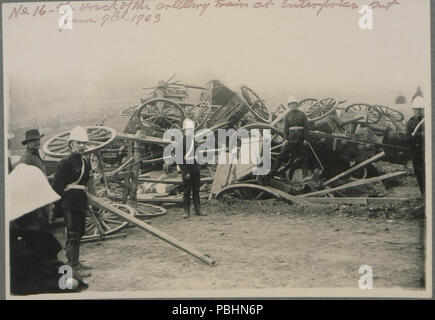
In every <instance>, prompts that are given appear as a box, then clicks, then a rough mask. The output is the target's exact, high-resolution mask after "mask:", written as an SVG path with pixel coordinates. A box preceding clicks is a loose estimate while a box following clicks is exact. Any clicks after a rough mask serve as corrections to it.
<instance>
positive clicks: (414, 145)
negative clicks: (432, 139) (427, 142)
mask: <svg viewBox="0 0 435 320" xmlns="http://www.w3.org/2000/svg"><path fill="white" fill-rule="evenodd" d="M422 120H423V116H420V115H418V116H417V115H414V116H413V117H411V119H409V120H408V123H407V124H406V137H407V142H408V147H409V149H410V150H411V153H412V165H413V168H414V173H415V176H416V178H417V182H418V185H419V187H420V192H421V194H422V195H423V194H424V192H425V163H424V123H422V124H421V125H420V126H419V127H418V129H417V130H416V132H415V134H414V135H412V133H413V132H414V130H415V128H416V126H417V125H418V124H419V123H420V122H421V121H422Z"/></svg>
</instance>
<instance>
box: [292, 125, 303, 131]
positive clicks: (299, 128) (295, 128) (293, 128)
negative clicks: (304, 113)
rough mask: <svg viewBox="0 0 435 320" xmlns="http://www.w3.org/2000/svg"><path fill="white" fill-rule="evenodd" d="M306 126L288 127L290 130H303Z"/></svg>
mask: <svg viewBox="0 0 435 320" xmlns="http://www.w3.org/2000/svg"><path fill="white" fill-rule="evenodd" d="M303 128H304V127H297V126H294V127H289V128H288V129H289V130H301V129H303Z"/></svg>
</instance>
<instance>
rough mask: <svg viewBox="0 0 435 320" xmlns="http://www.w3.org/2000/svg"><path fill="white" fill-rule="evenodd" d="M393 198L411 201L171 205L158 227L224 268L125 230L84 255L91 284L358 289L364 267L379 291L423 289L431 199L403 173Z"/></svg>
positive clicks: (155, 222) (86, 248) (85, 248)
mask: <svg viewBox="0 0 435 320" xmlns="http://www.w3.org/2000/svg"><path fill="white" fill-rule="evenodd" d="M388 196H389V197H409V199H411V201H410V202H409V203H406V202H400V201H399V202H396V201H394V202H391V203H388V204H387V205H386V204H385V202H378V203H376V202H375V203H370V204H368V205H367V204H364V205H361V204H354V205H342V204H340V205H337V204H334V205H327V206H325V207H324V209H323V210H318V209H310V208H308V207H305V208H302V207H300V206H298V205H296V204H288V203H284V202H281V201H277V200H272V199H271V200H252V201H248V200H235V199H228V200H225V201H217V200H209V201H203V208H204V211H205V212H206V213H207V214H208V215H207V216H205V217H198V216H191V217H190V218H189V219H183V218H182V214H183V211H182V209H181V208H180V207H168V212H167V213H166V214H165V215H163V216H159V217H155V218H153V219H152V220H150V221H151V225H152V226H153V227H155V228H157V229H159V230H161V231H163V232H165V233H167V234H169V235H171V236H172V237H175V238H176V239H178V240H179V241H181V242H183V243H185V244H187V245H189V246H191V247H193V248H195V249H197V250H198V251H200V252H201V253H203V254H205V255H208V256H210V257H211V258H212V259H214V260H215V262H216V265H215V266H214V267H210V266H208V265H206V264H204V263H203V262H201V261H199V260H198V259H196V258H194V257H192V256H190V255H188V254H186V253H184V252H183V251H181V250H179V249H176V248H175V247H173V246H171V245H169V244H167V243H166V242H163V241H162V240H159V239H157V238H156V237H154V236H152V235H150V234H148V233H146V232H144V231H141V230H140V229H138V228H137V227H132V228H126V229H124V230H123V232H124V233H126V234H127V237H126V238H117V239H110V240H105V241H99V242H94V243H87V244H83V245H82V250H81V259H83V260H85V261H86V263H87V264H90V265H93V266H94V270H92V276H91V277H90V278H88V279H87V282H88V283H89V289H88V290H87V291H89V292H90V291H92V292H102V291H136V290H140V291H153V290H190V289H200V290H215V289H259V288H262V289H265V288H268V289H271V288H336V287H351V288H358V279H359V278H360V276H361V275H360V274H359V272H358V270H359V267H360V266H362V265H369V266H371V267H372V270H373V287H374V288H393V287H400V288H404V289H423V285H422V278H423V276H424V250H425V247H424V240H423V232H424V225H425V219H424V218H421V217H416V216H415V212H414V211H413V210H412V209H411V208H412V207H414V206H416V205H418V204H422V200H421V199H418V198H419V191H418V188H417V186H416V182H415V178H414V177H412V176H407V177H404V178H402V180H401V183H400V185H398V186H396V187H394V188H393V189H391V190H390V192H389V195H388ZM62 230H63V229H62V228H58V229H56V235H57V237H58V238H59V239H60V241H61V242H62V243H64V239H65V238H64V233H63V231H62ZM62 254H63V253H62Z"/></svg>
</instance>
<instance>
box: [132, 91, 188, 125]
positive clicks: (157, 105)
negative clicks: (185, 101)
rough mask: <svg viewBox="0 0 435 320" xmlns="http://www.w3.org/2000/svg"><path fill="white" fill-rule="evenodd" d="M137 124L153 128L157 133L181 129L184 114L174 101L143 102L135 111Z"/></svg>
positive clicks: (154, 100)
mask: <svg viewBox="0 0 435 320" xmlns="http://www.w3.org/2000/svg"><path fill="white" fill-rule="evenodd" d="M136 116H137V117H138V118H139V123H140V124H141V125H142V126H143V127H144V128H146V127H149V126H151V127H153V129H155V130H157V131H165V130H166V129H170V128H181V127H182V123H183V119H184V117H185V113H184V111H183V108H182V107H181V106H180V105H179V104H178V103H177V102H175V101H173V100H169V99H163V98H157V99H151V100H148V101H145V102H144V103H143V104H142V106H140V108H139V109H137V111H136Z"/></svg>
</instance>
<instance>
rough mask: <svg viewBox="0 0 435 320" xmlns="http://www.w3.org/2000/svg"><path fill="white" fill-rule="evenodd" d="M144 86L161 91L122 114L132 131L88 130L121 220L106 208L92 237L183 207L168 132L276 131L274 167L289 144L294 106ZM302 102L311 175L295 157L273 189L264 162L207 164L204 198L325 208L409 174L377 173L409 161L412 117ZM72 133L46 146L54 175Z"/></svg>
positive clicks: (233, 94) (251, 96) (205, 90)
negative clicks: (187, 127)
mask: <svg viewBox="0 0 435 320" xmlns="http://www.w3.org/2000/svg"><path fill="white" fill-rule="evenodd" d="M144 89H145V90H151V92H150V93H149V94H148V96H147V97H146V98H142V99H141V100H140V103H138V105H136V106H132V107H127V108H124V109H122V110H121V111H120V113H119V116H120V117H128V121H127V124H126V126H125V129H124V130H123V132H117V131H116V130H114V129H112V128H108V127H105V126H103V125H104V119H103V121H100V122H99V123H98V125H96V126H92V127H86V129H87V131H88V135H89V139H90V144H89V149H88V150H87V154H89V156H90V158H91V160H92V161H91V162H92V164H93V168H94V171H95V172H96V176H97V177H98V182H99V184H98V194H97V196H98V198H99V199H100V200H101V199H102V200H104V201H107V203H111V205H113V206H114V207H116V209H117V213H116V214H113V212H110V210H109V211H107V208H108V207H107V206H100V211H99V212H94V215H93V216H91V218H90V219H89V221H88V225H87V237H86V239H88V240H94V239H101V238H102V237H108V236H119V235H120V234H119V233H117V231H119V230H120V229H122V228H124V227H125V226H127V225H128V224H129V223H131V221H130V220H128V221H126V218H125V217H124V218H123V219H120V216H119V211H121V212H124V214H125V215H128V216H130V217H135V218H139V219H148V218H150V217H154V216H158V215H161V214H165V213H166V209H164V208H163V206H165V207H170V206H171V205H174V204H175V205H176V204H180V203H182V195H181V191H182V188H183V186H182V179H181V177H180V176H178V174H177V173H176V172H175V170H174V172H165V171H163V163H164V158H163V149H164V147H165V146H166V145H168V143H171V141H168V140H165V139H163V133H164V132H165V130H167V129H170V128H178V129H181V126H182V121H183V120H184V118H185V117H189V118H191V119H193V120H194V121H195V130H196V131H197V130H199V129H208V130H209V131H210V132H212V133H213V134H216V131H217V130H218V129H231V128H232V129H234V130H238V129H240V128H244V129H247V130H252V129H258V132H259V133H260V135H259V136H258V140H257V142H258V141H260V142H261V141H262V137H263V130H265V129H269V130H270V131H271V133H272V136H271V155H272V162H273V161H274V159H275V157H276V155H277V154H278V153H279V151H280V149H281V147H282V145H283V132H282V130H283V120H284V118H285V116H286V114H287V113H288V112H289V110H290V109H289V107H288V106H285V105H280V106H279V107H278V108H277V109H276V110H274V111H273V112H272V111H271V108H269V107H268V106H266V103H265V101H264V100H263V99H261V98H260V97H259V96H258V95H257V94H256V93H255V92H254V91H253V90H252V89H250V88H249V87H247V86H244V85H242V86H240V87H238V88H237V89H230V88H228V87H227V86H225V85H224V84H222V83H221V82H220V81H218V80H212V81H209V82H208V83H207V84H206V85H205V86H203V87H202V86H192V85H186V84H181V83H180V82H179V81H172V78H171V79H169V80H168V81H166V82H163V81H161V82H159V83H158V84H157V86H155V87H152V88H144ZM294 103H295V104H297V108H298V109H300V110H302V111H303V112H304V113H305V114H306V115H307V118H308V120H309V125H310V131H309V135H308V137H307V138H306V141H305V143H304V148H305V149H306V150H305V153H306V155H307V159H306V160H307V168H302V166H301V164H300V162H301V161H299V160H300V159H293V160H292V161H291V163H285V164H283V166H282V167H281V168H280V170H278V174H277V175H276V176H275V177H272V178H270V179H268V180H267V182H265V180H264V179H262V178H261V176H255V175H253V169H254V168H256V167H257V166H259V165H261V164H260V163H257V161H256V160H257V159H253V160H252V161H251V162H250V163H241V162H240V161H234V162H231V163H225V164H217V165H215V164H214V165H213V164H212V165H210V164H208V165H203V166H202V168H201V175H202V178H201V183H202V187H201V197H203V198H216V199H222V198H226V197H238V198H242V199H264V198H277V199H282V200H285V201H289V202H290V203H296V204H298V205H302V206H319V205H321V203H324V202H325V201H336V202H338V201H341V202H346V200H347V201H350V202H351V201H352V198H350V197H346V191H347V190H350V189H354V188H358V187H361V186H364V185H376V184H379V183H380V182H381V181H382V180H385V179H389V178H393V177H397V176H400V175H402V174H404V173H405V171H395V172H389V173H386V174H379V173H378V171H377V170H376V168H375V166H373V163H375V162H377V161H380V160H382V161H386V162H391V163H395V164H406V163H407V162H408V160H409V158H408V157H409V152H408V150H407V149H406V147H404V145H405V144H404V143H403V141H404V138H405V134H404V116H403V114H401V113H400V112H398V111H396V110H394V109H392V108H390V107H387V106H380V105H370V104H364V103H352V104H348V103H347V102H346V101H337V99H334V98H324V99H314V98H307V99H303V100H301V101H295V102H294ZM68 135H69V131H67V132H63V133H61V134H58V135H56V136H54V137H52V138H51V139H50V140H48V141H47V142H46V143H45V144H44V146H43V151H44V153H45V154H46V155H48V156H50V157H51V160H52V163H53V165H52V172H53V168H54V167H55V164H56V162H57V161H58V160H59V159H61V158H62V157H64V156H65V155H66V154H67V153H68V147H67V144H66V141H67V139H68ZM254 142H255V141H254V140H252V139H251V140H248V141H246V140H244V139H242V138H240V139H239V140H238V150H237V153H238V156H240V152H241V149H242V148H241V147H242V145H243V144H246V143H249V144H252V143H254ZM260 145H261V143H260ZM252 148H254V147H252ZM224 152H226V153H227V156H228V158H229V157H230V156H231V155H232V152H231V150H228V148H227V149H226V150H224ZM261 153H262V150H261V149H259V150H257V155H258V156H261ZM48 164H49V165H50V162H48ZM49 169H50V168H49ZM303 169H307V170H303ZM324 197H327V198H324ZM98 198H96V199H98ZM353 199H354V198H353ZM96 201H97V202H98V200H96ZM111 208H112V207H111ZM97 211H98V210H97ZM129 221H130V222H129ZM135 221H136V220H135ZM115 233H117V234H116V235H114V234H115Z"/></svg>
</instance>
